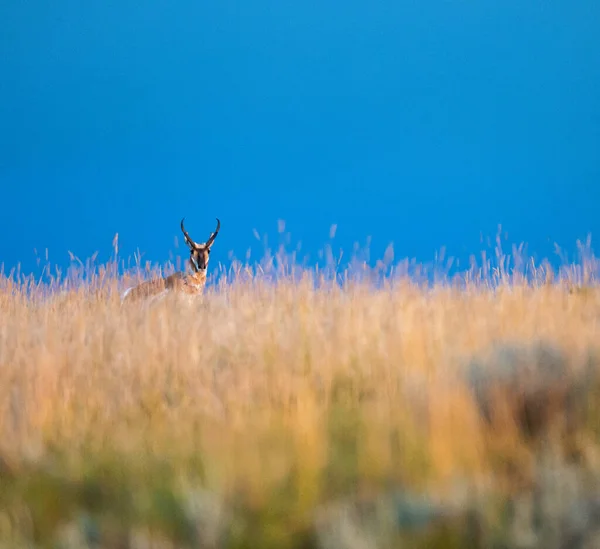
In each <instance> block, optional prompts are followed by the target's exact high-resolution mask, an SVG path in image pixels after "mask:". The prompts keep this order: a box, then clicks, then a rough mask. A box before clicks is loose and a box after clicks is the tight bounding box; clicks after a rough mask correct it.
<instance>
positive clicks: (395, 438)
mask: <svg viewBox="0 0 600 549" xmlns="http://www.w3.org/2000/svg"><path fill="white" fill-rule="evenodd" d="M584 270H585V269H584ZM588 271H589V272H592V271H591V270H590V268H589V265H588ZM99 272H100V274H99V275H96V278H93V279H92V280H91V282H85V283H84V282H82V284H81V285H80V287H79V288H72V289H68V290H64V291H55V292H53V293H50V292H47V291H43V288H42V286H40V285H37V286H34V285H32V283H31V282H22V281H21V282H19V281H16V280H15V277H14V276H12V277H9V276H8V275H3V276H2V277H0V435H1V436H0V483H1V486H0V547H25V546H27V547H32V546H33V547H38V546H39V547H57V546H64V547H88V546H90V547H91V546H93V544H92V542H91V541H90V539H91V538H94V536H96V538H94V539H96V540H97V543H98V544H99V545H96V546H101V547H123V548H125V547H144V546H147V547H175V546H177V547H178V546H186V547H188V546H189V547H221V546H222V547H306V548H309V547H334V546H335V544H334V542H327V541H326V536H324V535H323V534H322V530H321V534H319V527H318V525H319V524H322V523H323V521H325V520H326V518H323V517H327V516H330V515H331V514H332V513H333V511H331V509H330V508H328V505H333V504H331V502H338V503H339V502H342V501H348V500H352V501H373V500H376V499H377V497H378V495H379V494H389V493H391V491H394V490H396V491H400V490H402V491H403V492H404V493H411V494H421V495H423V497H425V496H426V497H431V498H434V499H435V501H442V502H444V501H455V500H456V499H457V498H458V499H460V498H462V499H461V501H467V503H465V504H464V505H468V501H469V500H470V499H469V498H471V496H473V494H479V495H481V494H487V493H493V494H500V493H502V494H513V493H521V492H522V493H527V490H529V489H530V487H531V486H535V482H536V480H535V478H536V477H535V471H536V467H538V465H537V464H538V458H539V456H540V455H542V454H540V452H542V451H541V450H538V448H547V447H550V446H549V445H550V442H548V441H550V440H555V439H552V438H551V436H552V434H553V433H556V432H559V435H558V437H559V438H558V439H556V440H558V441H559V443H558V446H554V448H559V450H560V452H559V453H558V454H556V455H557V456H558V457H557V459H558V461H559V462H560V463H564V464H566V465H565V466H570V464H573V463H575V464H577V467H578V468H579V469H578V470H581V471H585V474H590V475H592V476H591V477H590V478H594V479H596V478H597V477H596V476H595V472H596V468H597V467H598V464H597V461H596V458H595V444H596V438H597V435H598V434H599V432H598V429H597V420H596V418H599V419H600V414H598V415H596V413H595V412H596V410H595V407H594V398H593V397H594V396H597V395H599V394H600V393H599V392H595V386H594V382H595V378H594V376H593V375H592V376H591V377H589V376H590V371H591V372H594V371H595V369H597V368H600V361H596V359H595V356H596V353H597V352H600V291H598V290H597V289H596V286H595V280H594V279H593V273H592V275H589V273H588V275H589V276H588V275H586V281H585V282H586V283H585V284H582V283H581V281H580V280H574V279H573V280H568V277H567V278H566V279H565V280H562V281H559V280H557V279H556V278H555V279H553V278H552V277H551V276H550V272H549V271H548V268H546V270H545V271H544V272H543V273H542V274H540V276H539V277H538V279H537V280H534V281H533V282H532V281H529V282H525V281H524V280H522V279H521V278H520V277H517V276H513V277H510V276H508V275H507V277H506V279H505V280H497V283H496V284H490V283H489V282H488V281H486V280H485V279H479V280H477V279H475V278H473V279H469V278H468V277H467V278H463V279H462V282H463V284H462V285H461V286H459V285H458V284H453V283H452V282H451V281H446V282H438V283H435V284H433V286H431V287H424V286H422V285H419V284H416V283H414V282H412V281H411V280H410V278H409V277H402V276H400V277H397V278H395V279H394V281H393V282H392V281H391V280H390V281H389V282H386V281H385V280H384V283H383V284H379V285H377V286H375V285H373V284H370V283H369V282H368V279H367V280H362V281H352V280H351V279H348V280H347V281H346V282H345V283H344V284H341V285H340V284H334V283H323V284H321V285H315V284H314V273H313V274H312V275H311V273H310V272H308V271H306V272H305V273H304V274H302V273H300V275H298V273H296V275H295V276H294V279H293V280H292V277H287V278H286V277H285V276H284V277H281V278H280V279H279V280H278V281H277V282H276V283H273V282H271V281H269V280H267V279H266V278H265V277H264V276H262V275H261V274H260V272H257V271H256V270H253V271H251V272H250V270H249V269H247V270H246V272H247V276H240V275H239V274H238V276H230V277H228V278H227V277H223V280H221V282H220V283H219V284H217V285H214V286H212V287H211V288H210V289H207V292H206V295H205V297H204V300H203V302H202V303H201V304H198V305H194V306H187V307H183V306H182V305H181V304H179V303H178V302H176V301H173V300H171V301H170V300H166V301H164V302H162V303H160V304H158V305H156V306H155V307H153V308H150V309H144V308H142V307H137V306H130V307H121V303H120V299H119V291H121V290H122V289H123V280H122V279H120V278H118V277H113V276H112V275H109V274H108V273H109V272H110V270H109V269H104V270H102V269H100V271H99ZM239 272H241V271H239ZM540 272H541V271H540ZM586 272H587V271H586ZM490 278H491V277H490ZM532 345H533V346H535V345H547V346H549V347H551V348H552V349H554V350H553V351H552V352H556V353H559V354H561V353H562V356H564V357H566V358H564V359H560V360H562V361H563V362H562V363H561V364H562V365H563V366H564V372H563V377H562V378H561V380H560V382H559V385H560V387H562V388H564V387H569V386H570V385H569V383H570V381H569V380H571V379H573V380H579V379H581V377H580V376H582V375H584V374H585V375H588V377H587V378H585V380H586V381H585V382H584V383H583V386H584V387H585V389H584V390H583V391H581V392H579V393H577V394H576V398H575V400H576V401H577V403H578V404H579V403H583V402H584V400H585V399H584V398H583V396H584V395H587V396H589V395H590V394H591V396H592V398H591V399H588V400H585V402H586V407H585V413H584V414H583V415H581V416H578V418H579V419H576V420H575V423H573V424H570V426H569V428H568V429H567V430H566V433H565V432H564V431H563V432H560V427H557V425H560V421H561V418H563V419H564V418H565V417H567V415H568V414H567V412H568V410H566V411H565V406H569V404H565V403H564V402H563V401H561V400H560V396H556V395H555V394H554V393H552V394H551V395H550V396H551V398H550V400H552V399H554V400H552V403H553V404H552V405H553V406H555V408H556V409H557V410H558V413H557V414H555V415H554V416H551V415H549V416H548V417H549V418H550V419H547V422H546V423H547V425H549V426H550V428H549V429H548V434H546V431H544V434H543V436H542V437H541V439H540V440H542V442H538V439H535V440H533V438H534V437H533V436H529V435H530V434H531V433H529V434H528V433H527V432H524V429H523V428H522V425H520V424H519V419H518V418H516V419H515V417H514V415H512V416H511V410H513V409H511V407H510V402H509V403H508V404H506V402H505V404H504V405H502V404H498V406H499V410H500V412H501V413H499V414H497V415H496V416H497V417H496V420H495V422H494V423H493V424H492V423H489V422H487V423H486V421H485V420H484V418H483V416H482V414H481V412H480V410H479V409H478V407H477V405H476V401H475V398H474V394H473V391H472V390H471V386H470V385H469V381H468V380H469V377H468V368H469V367H470V365H471V364H473V362H472V361H473V360H474V359H477V360H479V362H480V363H481V364H482V365H483V366H482V368H484V369H485V368H490V370H491V371H492V375H493V368H494V367H495V364H494V363H493V359H490V358H489V357H490V356H492V355H491V354H490V353H492V352H493V350H494V349H498V348H501V347H502V346H513V348H516V349H520V348H522V349H524V351H523V352H524V353H525V354H524V356H526V350H527V349H529V348H531V347H532ZM517 352H518V351H517ZM598 356H600V354H599V355H598ZM486 357H487V358H486ZM525 360H529V359H527V358H526V359H525ZM532 360H535V358H534V359H532ZM490 361H491V362H490ZM596 367H597V368H596ZM582 372H583V373H582ZM586 372H587V373H586ZM540 379H543V374H542V376H541V377H540ZM580 385H581V384H580ZM578 387H580V386H578ZM580 389H581V387H580ZM544 390H546V389H544V388H542V389H541V391H542V392H543V391H544ZM548 390H549V389H548ZM557 394H558V393H557ZM555 396H556V398H555ZM509 400H510V399H509ZM498 402H500V401H498ZM545 405H546V406H550V404H548V403H546V404H545ZM513 411H514V410H513ZM498 418H499V419H498ZM544 425H546V424H544ZM528 436H529V438H528ZM544 437H546V438H544ZM569 437H571V438H569ZM538 438H539V437H538ZM567 438H569V443H568V444H567V443H565V442H564V441H565V440H567ZM571 439H573V440H571ZM573 441H574V442H573ZM563 443H564V444H563ZM561 444H562V446H561ZM536 445H537V446H536ZM545 445H546V446H545ZM567 446H568V447H567ZM574 447H577V449H578V450H577V452H575V451H574V450H573V448H574ZM561 452H562V453H561ZM553 455H554V454H553ZM574 455H576V457H572V456H574ZM582 456H583V457H582ZM540 459H541V458H540ZM586 478H587V477H586ZM532 479H533V480H532ZM589 482H590V481H586V482H585V483H584V484H589ZM519 491H521V492H519ZM194 494H196V496H194ZM457 494H458V495H457ZM459 494H463V496H460V495H459ZM464 494H466V495H464ZM194 497H196V499H198V498H200V500H198V501H201V502H203V505H204V507H203V509H204V511H201V512H200V511H198V513H200V515H198V514H196V515H193V513H192V512H191V511H189V506H190V505H192V503H190V502H192V500H193V498H194ZM507 497H508V496H507ZM465 498H466V499H465ZM194 501H196V500H194ZM486 501H488V500H486ZM490 501H492V500H490ZM493 501H497V500H493ZM186 506H187V507H186ZM490 508H493V506H492V507H490ZM186 509H187V511H186ZM202 513H204V514H202ZM319 513H321V514H319ZM328 513H329V514H328ZM490 513H492V511H490ZM486 516H488V515H486ZM489 516H491V517H492V518H490V519H489V520H490V524H491V523H495V522H494V521H496V518H494V517H495V515H493V513H492V514H491V515H489ZM190 517H191V518H190ZM206 517H208V518H206ZM319 517H321V518H319ZM85 520H87V521H88V522H85ZM77 521H79V522H77ZM82 521H84V522H85V524H87V526H85V525H84V526H81V524H84V522H82ZM319 521H321V522H319ZM496 522H497V521H496ZM73 524H79V526H77V527H75V526H73ZM461 524H462V523H461ZM445 528H446V529H445V530H443V532H444V534H443V535H442V534H439V532H437V531H436V532H437V533H436V534H435V536H437V537H433V538H427V535H428V534H422V536H425V537H420V538H414V539H413V542H412V544H409V545H401V541H400V540H401V539H402V533H401V532H400V533H398V534H397V536H396V534H394V536H396V537H394V536H392V538H390V539H394V540H395V541H394V543H397V545H385V544H384V543H383V542H381V541H377V540H375V538H374V541H373V542H372V544H371V545H364V544H363V545H360V544H359V543H358V541H356V540H358V539H359V538H360V536H359V535H356V536H354V540H355V541H356V543H355V544H354V545H352V542H351V541H348V542H343V541H339V542H337V543H338V545H337V546H338V547H357V548H358V547H386V546H388V547H389V546H394V547H396V546H398V547H405V546H406V547H434V548H435V547H464V546H467V545H465V544H464V543H461V542H459V541H457V540H458V539H463V538H460V536H466V538H464V539H468V540H470V541H469V543H471V545H468V546H472V547H488V546H489V547H492V546H494V547H509V546H511V545H510V543H508V542H506V543H505V545H492V542H491V541H489V540H490V539H491V538H490V537H489V536H488V537H485V536H484V537H483V538H478V540H479V541H477V539H476V537H475V536H474V534H473V535H472V534H470V533H467V534H465V530H464V528H466V526H464V524H463V525H462V526H461V528H463V529H462V530H460V529H459V530H460V532H462V533H453V532H454V531H453V530H452V528H449V527H448V526H447V525H446V526H445ZM492 530H493V529H492V527H491V526H490V531H492ZM75 531H77V532H79V534H78V535H79V536H80V537H79V538H77V536H76V535H75V533H74V532H75ZM81 532H84V533H83V534H82V533H81ZM90 532H91V533H90ZM486 535H488V534H486ZM489 535H492V534H489ZM498 535H499V534H498ZM74 536H75V537H74ZM81 536H83V537H81ZM86 536H87V538H86ZM453 536H455V537H453ZM456 536H459V537H456ZM375 537H376V536H375ZM84 538H85V539H84ZM86 539H87V541H86ZM327 539H329V538H327ZM340 539H341V538H340ZM349 539H352V536H350V538H349ZM57 540H62V541H60V542H59V541H57ZM69 540H70V541H69ZM74 540H75V541H74ZM77 540H79V541H77ZM152 540H154V541H152ZM482 540H483V541H482ZM486 540H487V541H486ZM463 541H464V540H463ZM59 543H63V545H60V544H59ZM69 543H70V544H71V545H69ZM152 543H154V545H152ZM540 543H541V542H540ZM32 544H33V545H32ZM56 544H59V545H56ZM144 544H145V545H144ZM161 544H162V545H161ZM514 546H515V547H516V546H517V545H514ZM525 546H526V545H523V547H525ZM530 546H531V547H538V546H539V547H542V546H544V547H552V545H535V544H534V545H530ZM557 547H559V545H557ZM573 547H576V545H573ZM577 547H578V546H577Z"/></svg>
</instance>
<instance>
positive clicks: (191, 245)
mask: <svg viewBox="0 0 600 549" xmlns="http://www.w3.org/2000/svg"><path fill="white" fill-rule="evenodd" d="M184 219H185V217H184V218H183V219H182V220H181V232H182V233H183V238H184V240H185V243H186V244H187V245H188V247H189V248H190V250H194V249H195V248H196V244H195V243H194V241H193V240H192V239H191V238H190V235H189V234H188V232H187V231H186V230H185V227H184V226H183V220H184Z"/></svg>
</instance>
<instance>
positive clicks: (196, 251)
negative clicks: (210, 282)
mask: <svg viewBox="0 0 600 549" xmlns="http://www.w3.org/2000/svg"><path fill="white" fill-rule="evenodd" d="M184 219H185V218H184ZM220 228H221V222H220V221H219V220H218V219H217V228H216V229H215V232H214V233H211V235H210V236H209V237H208V240H207V241H206V242H194V241H193V240H192V239H191V238H190V235H189V234H188V232H187V231H186V230H185V227H184V226H183V219H182V220H181V230H182V232H183V237H184V239H185V243H186V244H187V245H188V247H189V249H190V265H191V266H192V270H193V271H194V272H195V273H197V272H200V271H206V267H207V266H208V260H209V257H210V248H211V246H212V245H213V242H214V241H215V238H217V235H218V234H219V229H220Z"/></svg>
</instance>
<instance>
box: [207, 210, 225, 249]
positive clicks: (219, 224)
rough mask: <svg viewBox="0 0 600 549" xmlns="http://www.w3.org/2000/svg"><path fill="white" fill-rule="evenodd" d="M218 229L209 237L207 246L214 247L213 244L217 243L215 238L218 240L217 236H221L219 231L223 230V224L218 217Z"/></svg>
mask: <svg viewBox="0 0 600 549" xmlns="http://www.w3.org/2000/svg"><path fill="white" fill-rule="evenodd" d="M216 219H217V228H216V229H215V232H214V233H212V234H211V235H210V237H209V239H208V240H207V241H206V245H207V246H212V243H213V242H214V241H215V238H217V235H218V234H219V229H220V228H221V222H220V221H219V218H218V217H217V218H216Z"/></svg>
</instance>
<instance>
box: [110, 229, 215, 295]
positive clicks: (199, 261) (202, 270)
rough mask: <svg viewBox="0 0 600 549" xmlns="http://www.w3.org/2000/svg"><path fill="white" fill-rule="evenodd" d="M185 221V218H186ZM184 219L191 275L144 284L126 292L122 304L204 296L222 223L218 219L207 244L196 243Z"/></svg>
mask: <svg viewBox="0 0 600 549" xmlns="http://www.w3.org/2000/svg"><path fill="white" fill-rule="evenodd" d="M184 219H185V218H184ZM184 219H182V220H181V230H182V232H183V237H184V240H185V243H186V244H187V245H188V247H189V248H190V259H189V264H190V267H191V270H192V272H191V274H190V273H185V272H177V273H174V274H172V275H169V276H167V277H164V278H158V279H154V280H148V281H146V282H142V283H141V284H138V285H137V286H134V287H133V288H129V289H128V290H126V291H125V293H124V294H123V296H122V298H121V302H125V301H128V302H129V301H136V300H138V299H150V300H151V301H155V300H157V299H161V298H163V297H165V296H167V295H168V294H177V295H181V296H183V297H188V298H194V297H196V296H200V295H202V293H203V291H204V286H205V284H206V268H207V266H208V260H209V258H210V248H211V246H212V245H213V242H214V241H215V238H217V235H218V234H219V229H220V228H221V222H220V221H219V219H218V218H217V228H216V229H215V232H214V233H211V235H210V237H209V238H208V240H207V241H206V242H203V243H200V242H194V241H193V240H192V239H191V238H190V235H189V234H188V232H187V231H186V230H185V227H184V225H183V221H184Z"/></svg>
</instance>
